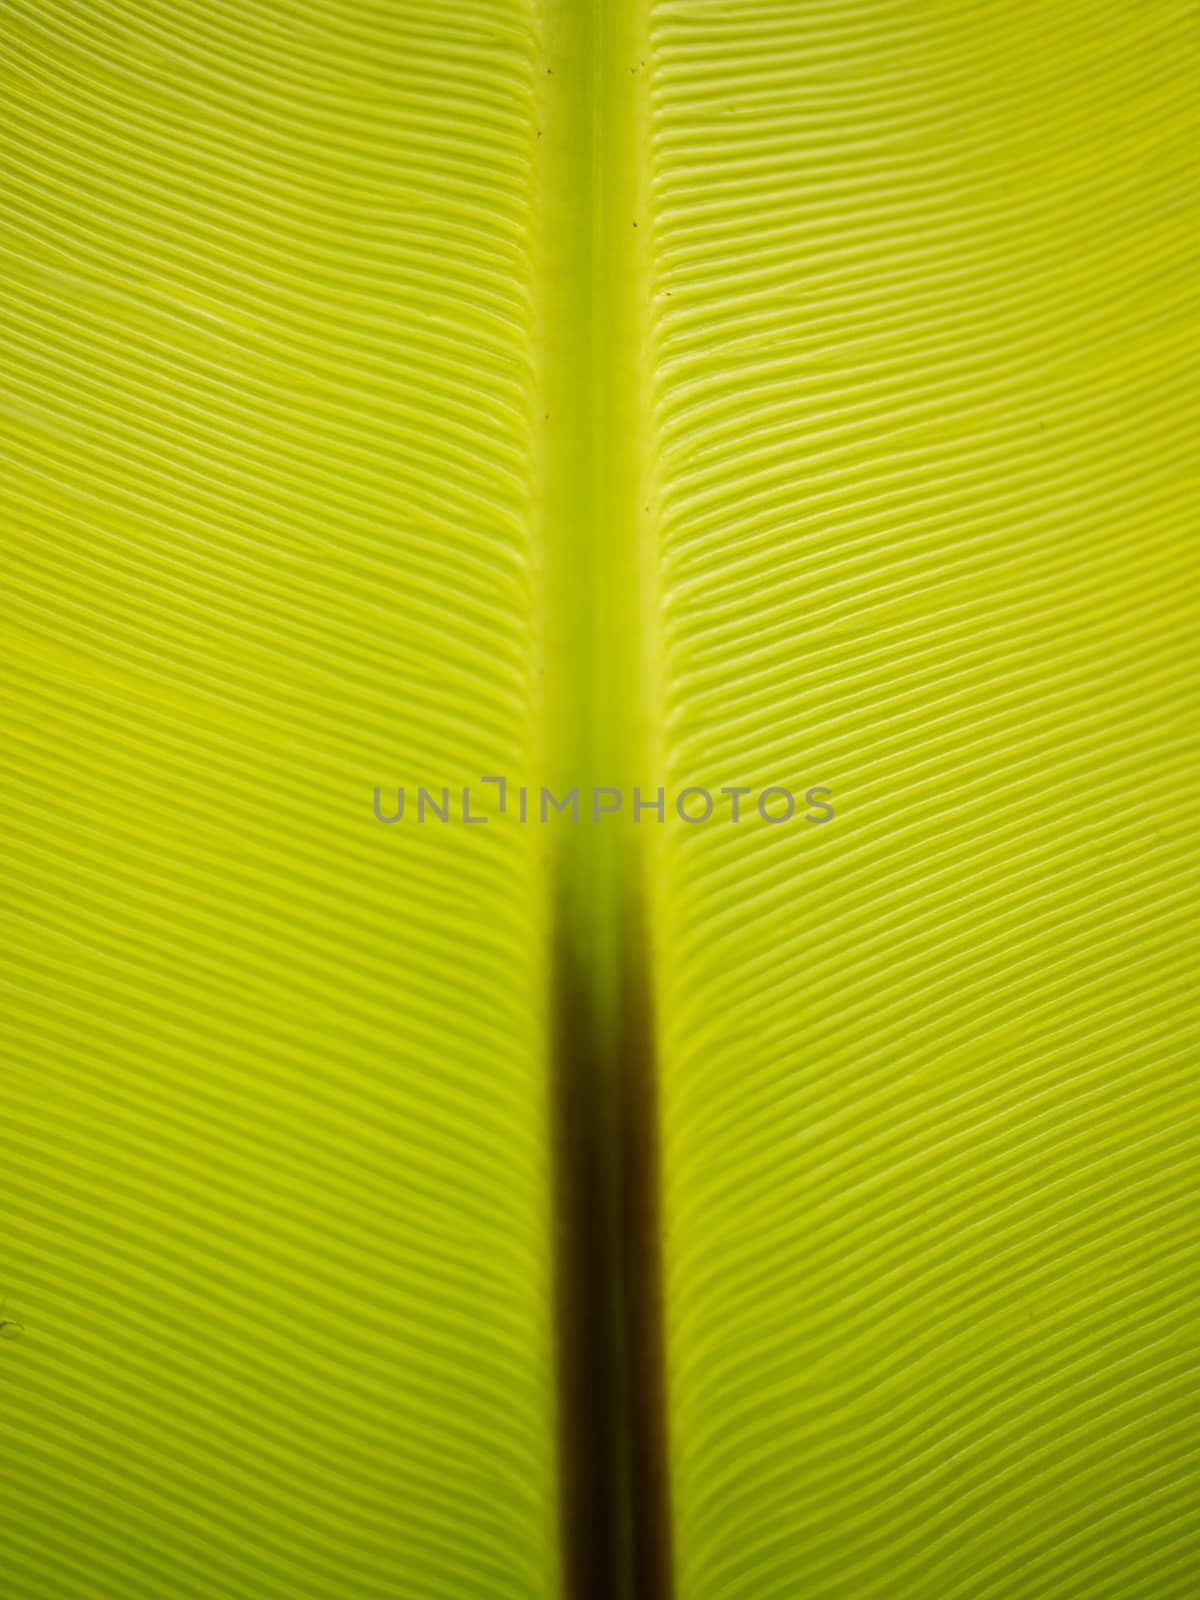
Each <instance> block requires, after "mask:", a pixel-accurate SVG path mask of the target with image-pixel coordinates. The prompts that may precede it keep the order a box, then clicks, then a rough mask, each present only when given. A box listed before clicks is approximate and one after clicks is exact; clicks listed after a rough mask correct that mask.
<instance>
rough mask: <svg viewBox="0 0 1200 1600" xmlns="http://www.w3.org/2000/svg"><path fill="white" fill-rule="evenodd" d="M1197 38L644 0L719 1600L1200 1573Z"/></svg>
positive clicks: (687, 1296)
mask: <svg viewBox="0 0 1200 1600" xmlns="http://www.w3.org/2000/svg"><path fill="white" fill-rule="evenodd" d="M1190 9H1191V8H1186V7H1178V6H1174V5H1168V4H1162V5H1160V4H1151V5H1144V6H1113V7H1105V8H1102V10H1101V12H1099V13H1098V12H1097V10H1096V8H1095V7H1093V6H1084V5H1076V4H1066V5H1061V4H1060V5H1054V6H1019V7H1015V8H1013V7H990V6H984V5H966V6H963V5H957V4H934V5H928V6H897V5H891V4H874V3H870V4H864V5H853V6H833V5H796V4H785V3H778V0H750V3H748V4H746V5H741V6H736V7H730V6H723V5H718V4H684V3H682V0H655V3H654V4H653V5H652V7H651V30H652V51H653V62H654V84H653V119H652V146H653V155H652V161H653V196H654V212H655V221H654V227H655V234H654V261H655V272H656V285H655V287H656V304H657V306H658V319H657V334H656V345H655V357H654V359H655V375H656V384H657V410H656V418H657V443H656V454H657V458H658V472H659V480H660V494H661V508H660V523H661V560H662V575H663V579H662V581H663V607H664V620H663V629H664V661H665V664H664V669H663V681H664V685H665V697H666V703H665V707H664V712H663V717H664V728H665V735H664V737H665V756H664V760H665V768H666V775H667V779H668V781H669V783H670V784H671V785H673V786H674V787H675V788H679V787H682V786H683V785H685V784H687V783H698V784H707V785H708V786H710V787H711V788H712V789H713V791H714V792H715V791H716V788H717V786H718V785H720V784H728V785H737V784H742V785H745V786H747V787H749V788H751V789H752V790H753V791H754V795H752V796H751V797H750V799H749V800H748V801H745V802H743V803H744V804H746V805H748V806H750V807H751V808H753V807H754V805H755V795H757V793H758V792H760V791H761V790H762V789H763V788H764V787H765V786H767V785H770V784H781V785H788V786H790V787H791V788H792V789H793V790H794V791H795V792H796V793H797V794H798V795H802V794H804V793H805V792H806V791H807V790H808V788H809V787H810V786H812V785H818V784H825V785H828V786H829V787H830V788H831V789H832V791H833V804H834V807H835V811H836V817H835V820H834V821H833V822H832V823H830V824H826V825H820V824H818V825H811V824H806V823H805V822H803V821H801V820H799V811H798V813H797V820H796V821H793V822H792V823H790V824H788V825H786V826H782V825H769V824H764V823H763V822H762V820H761V819H760V818H759V817H758V816H757V815H756V814H754V813H753V811H752V813H751V818H750V821H748V822H745V823H743V824H742V825H740V826H739V827H737V828H734V827H732V826H730V825H728V823H727V822H726V824H725V825H719V824H714V825H711V826H708V827H692V828H688V827H683V828H676V829H675V830H674V832H673V833H672V835H671V838H670V840H669V842H668V843H667V844H666V846H665V848H664V850H663V852H662V858H661V860H660V863H659V866H658V891H657V892H658V904H659V911H658V949H659V952H660V953H659V957H658V967H659V988H660V993H661V1001H660V1004H661V1013H662V1021H661V1027H662V1041H661V1053H662V1076H663V1088H662V1094H663V1109H662V1127H663V1145H664V1148H663V1163H664V1205H665V1230H666V1231H665V1246H664V1247H665V1252H666V1294H667V1332H668V1338H667V1348H668V1356H669V1381H670V1393H671V1406H672V1412H671V1424H672V1451H673V1461H674V1495H675V1508H676V1554H677V1583H678V1593H679V1594H680V1595H681V1596H685V1597H686V1600H716V1597H717V1596H720V1597H721V1600H734V1597H745V1600H751V1597H752V1600H771V1597H774V1596H779V1597H784V1596H787V1597H789V1600H790V1597H793V1596H796V1595H806V1596H816V1595H829V1596H833V1595H844V1596H854V1597H856V1600H861V1597H865V1596H868V1595H879V1596H884V1595H887V1596H894V1595H934V1594H936V1595H939V1596H952V1595H953V1596H964V1597H965V1596H968V1595H969V1596H971V1597H972V1600H982V1597H984V1596H997V1597H999V1596H1003V1597H1004V1600H1015V1597H1017V1596H1035V1595H1037V1596H1046V1595H1054V1596H1067V1595H1071V1596H1084V1595H1088V1596H1096V1597H1099V1596H1115V1595H1134V1594H1139V1595H1147V1596H1150V1595H1153V1596H1154V1597H1155V1600H1166V1597H1168V1596H1180V1597H1182V1596H1184V1595H1187V1594H1191V1593H1192V1592H1194V1585H1195V1574H1196V1570H1197V1561H1198V1559H1200V1514H1198V1510H1200V1494H1198V1493H1197V1490H1198V1488H1200V1484H1198V1480H1197V1456H1196V1435H1195V1402H1196V1337H1195V1335H1196V1318H1197V1311H1198V1309H1200V1297H1198V1291H1200V1278H1198V1277H1197V1274H1196V1270H1195V1266H1196V1252H1197V1244H1198V1242H1200V1229H1198V1225H1197V1224H1198V1217H1197V1209H1196V1193H1197V1179H1198V1177H1200V1162H1198V1154H1200V1151H1198V1146H1197V1137H1196V1135H1197V1115H1196V1113H1197V1083H1196V1061H1197V1055H1196V1032H1195V1020H1196V1013H1195V1006H1194V999H1193V991H1194V985H1195V972H1196V960H1195V958H1196V945H1195V938H1194V935H1195V920H1194V905H1195V889H1196V852H1195V837H1196V835H1195V820H1194V812H1193V811H1192V809H1191V805H1190V789H1191V787H1192V786H1193V784H1194V771H1195V768H1194V760H1195V710H1196V699H1195V690H1196V675H1195V666H1196V637H1197V633H1196V625H1197V620H1198V619H1197V604H1196V602H1197V577H1198V575H1200V574H1198V564H1197V544H1196V526H1197V516H1196V513H1197V505H1198V501H1197V494H1196V489H1197V469H1196V456H1195V449H1194V440H1195V432H1196V424H1197V420H1198V416H1197V404H1196V396H1197V393H1198V392H1200V390H1198V388H1197V383H1196V378H1197V364H1196V354H1197V317H1196V310H1197V304H1196V278H1195V264H1196V242H1197V232H1196V215H1195V208H1194V197H1195V185H1196V179H1197V164H1196V154H1197V138H1196V135H1197V116H1196V104H1197V101H1196V86H1197V65H1198V63H1197V50H1196V44H1197V40H1196V34H1195V28H1194V21H1195V18H1194V14H1193V15H1191V16H1189V15H1188V14H1187V13H1188V12H1189V11H1190ZM783 803H784V802H783V801H782V800H781V799H780V798H779V797H775V798H774V809H775V813H776V814H777V815H778V814H779V813H780V811H781V810H782V807H783ZM724 807H725V810H724V815H725V817H726V818H727V817H728V815H729V809H728V807H729V802H728V800H726V801H725V802H724ZM808 809H810V808H806V807H804V806H803V805H801V806H800V811H805V810H808ZM818 814H819V813H818Z"/></svg>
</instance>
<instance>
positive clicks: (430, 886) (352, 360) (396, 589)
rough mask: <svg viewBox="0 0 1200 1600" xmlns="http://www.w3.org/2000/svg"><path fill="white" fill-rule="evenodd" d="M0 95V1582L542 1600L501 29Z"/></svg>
mask: <svg viewBox="0 0 1200 1600" xmlns="http://www.w3.org/2000/svg"><path fill="white" fill-rule="evenodd" d="M0 50H2V52H3V55H2V61H3V67H2V84H3V91H2V92H3V111H2V113H0V116H2V127H3V135H2V138H3V146H2V149H3V175H2V177H0V206H2V214H3V220H4V232H3V235H2V237H0V252H2V253H0V327H2V332H0V338H2V340H3V373H4V376H3V385H2V399H0V471H2V472H3V474H4V477H3V491H2V493H3V500H2V510H3V530H2V536H0V537H2V557H3V587H4V603H3V614H2V617H0V651H2V655H3V666H2V673H3V707H2V713H0V737H2V740H3V743H2V762H3V790H2V799H0V810H2V821H0V827H2V829H3V860H4V868H3V903H2V908H0V926H2V930H3V931H2V933H0V981H2V984H3V988H2V990H0V994H2V997H3V998H2V999H0V1038H2V1041H3V1056H2V1066H0V1085H2V1093H3V1103H2V1110H0V1116H2V1133H0V1145H2V1153H0V1293H2V1292H4V1291H5V1290H6V1291H7V1292H8V1297H9V1298H8V1308H7V1314H8V1315H9V1316H10V1317H13V1318H19V1319H20V1321H21V1322H23V1323H24V1326H25V1331H24V1334H23V1335H22V1336H21V1337H20V1338H16V1339H12V1340H11V1341H8V1342H4V1343H2V1344H0V1463H2V1472H3V1482H4V1489H3V1494H2V1495H0V1551H2V1552H3V1553H2V1555H0V1574H2V1576H0V1587H2V1589H3V1591H4V1593H5V1594H6V1595H10V1596H14V1597H17V1596H20V1597H22V1600H25V1597H28V1600H66V1597H68V1596H80V1597H84V1596H86V1597H87V1600H99V1597H101V1596H104V1597H110V1596H111V1597H113V1600H137V1597H141V1596H146V1597H154V1600H183V1597H184V1596H196V1597H204V1600H212V1597H216V1596H230V1597H233V1596H238V1597H243V1596H244V1597H253V1600H258V1597H260V1596H262V1597H266V1596H283V1595H289V1596H294V1595H311V1596H327V1597H328V1596H344V1597H346V1600H351V1597H353V1600H359V1597H367V1596H371V1595H390V1596H394V1595H405V1596H414V1597H415V1596H422V1597H424V1596H445V1597H447V1600H461V1597H463V1596H468V1595H470V1596H479V1597H481V1600H483V1597H490V1596H493V1595H510V1596H530V1595H546V1594H551V1593H553V1592H554V1589H555V1570H556V1560H557V1558H556V1554H555V1535H554V1527H555V1492H554V1486H553V1485H554V1479H553V1425H552V1396H553V1383H552V1363H551V1350H550V1307H551V1284H550V1276H549V1257H550V1244H551V1232H550V1228H549V1221H548V1219H549V1191H548V1172H547V1155H546V1141H545V1136H544V1122H545V1118H544V1113H543V1100H544V1095H545V1064H544V1052H543V1050H542V1046H541V1036H542V1024H541V1015H542V1010H543V1004H544V1002H543V996H542V992H541V989H542V985H541V972H542V967H543V961H542V955H541V940H542V934H541V929H540V920H541V913H540V904H541V902H540V897H539V895H538V893H537V890H536V885H537V881H538V878H537V866H536V862H535V858H534V853H533V841H532V839H531V838H530V836H528V835H525V834H522V833H521V832H520V831H519V830H515V829H510V830H506V831H501V830H500V829H499V828H488V827H479V828H463V827H461V826H457V827H455V828H453V829H452V830H451V829H446V830H444V831H441V832H439V831H438V830H437V828H436V827H434V828H426V829H424V830H422V832H421V834H420V835H419V836H418V834H417V833H416V831H415V830H411V829H410V830H407V831H405V830H402V829H399V828H381V827H379V826H378V825H377V824H375V823H374V822H373V820H372V815H371V790H372V786H373V785H374V784H376V783H379V784H385V785H386V784H389V783H390V784H397V783H400V782H402V781H405V782H407V783H409V784H413V783H417V782H426V783H429V784H436V785H438V786H439V787H440V785H441V784H443V783H451V784H453V783H457V782H462V781H464V780H465V779H468V778H473V777H477V776H478V775H480V774H482V773H492V772H502V773H508V774H509V775H510V776H512V777H513V778H514V780H515V779H516V778H517V777H518V776H519V775H520V774H521V772H522V771H523V769H524V767H525V765H526V764H527V762H528V760H529V756H530V751H531V749H532V745H533V740H534V738H535V735H536V730H537V726H538V719H537V718H536V716H535V715H534V713H533V711H532V709H531V707H532V703H533V702H532V689H531V684H532V683H533V669H532V666H531V659H532V652H531V647H530V639H531V631H532V627H533V616H534V605H533V580H532V577H531V567H532V562H531V531H530V530H531V516H530V504H531V496H532V488H531V484H532V473H531V467H530V461H531V446H530V438H531V416H532V399H531V371H532V362H531V357H530V342H531V333H530V330H531V302H532V293H531V284H530V248H529V233H530V210H531V205H530V183H529V179H528V174H529V167H530V150H531V148H532V144H533V140H534V128H533V103H534V100H533V78H534V71H535V60H534V57H535V41H534V35H533V31H532V25H531V18H530V16H529V14H528V11H527V8H525V7H523V6H519V5H503V4H500V5H497V4H495V3H490V4H489V3H479V4H474V5H466V4H459V5H453V6H440V5H439V6H429V5H426V4H424V3H421V4H411V5H406V4H396V3H389V4H387V5H380V6H365V5H357V4H354V5H349V6H335V5H327V6H318V7H312V6H310V5H308V4H303V3H296V4H291V5H278V4H275V3H272V4H269V5H268V4H263V5H247V4H244V3H242V0H236V3H230V4H225V5H222V4H217V3H210V0H205V3H202V4H196V5H176V4H173V3H169V0H164V3H162V4H158V5H154V4H136V5H133V6H128V5H124V4H104V3H99V4H97V3H94V0H88V3H87V4H79V5H59V4H41V3H33V4H17V5H14V6H11V7H8V8H6V10H5V12H4V14H3V19H2V22H0Z"/></svg>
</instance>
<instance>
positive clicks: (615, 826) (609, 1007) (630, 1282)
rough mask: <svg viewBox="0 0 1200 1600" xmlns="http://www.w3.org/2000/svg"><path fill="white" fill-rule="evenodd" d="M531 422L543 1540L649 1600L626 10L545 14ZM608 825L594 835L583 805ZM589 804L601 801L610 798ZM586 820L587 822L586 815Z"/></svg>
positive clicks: (604, 1595) (603, 1584) (653, 1271)
mask: <svg viewBox="0 0 1200 1600" xmlns="http://www.w3.org/2000/svg"><path fill="white" fill-rule="evenodd" d="M543 3H544V9H543V16H542V30H543V34H542V38H543V50H542V64H541V67H540V68H539V72H540V74H541V81H540V83H539V86H538V87H539V111H538V129H537V137H536V144H535V151H534V157H535V161H536V165H537V170H538V174H539V190H540V197H541V204H540V240H539V262H540V268H539V282H538V286H537V287H538V303H539V305H540V307H541V314H542V319H543V320H542V323H541V327H540V337H539V386H540V393H541V396H542V402H541V411H542V415H541V416H540V417H538V419H537V422H538V424H539V430H540V438H541V448H542V460H541V470H540V479H541V486H542V492H541V499H540V514H541V536H542V537H541V547H542V549H543V551H544V560H545V584H544V593H545V634H544V663H545V664H544V671H545V679H544V683H545V688H544V705H545V713H546V740H545V770H546V782H547V784H548V785H549V786H550V787H551V788H552V789H553V791H554V793H555V794H556V795H557V796H561V795H563V794H565V793H567V792H569V791H571V790H575V789H577V790H578V794H579V808H580V809H579V816H580V820H579V822H578V823H576V824H571V823H570V822H569V821H568V820H567V818H566V817H565V816H564V817H563V818H561V819H559V820H558V821H557V822H556V823H555V825H554V826H553V827H552V828H550V829H548V830H547V834H546V836H547V840H548V847H549V848H550V850H551V851H552V858H551V861H550V878H551V883H552V886H553V894H554V907H553V914H552V931H553V938H554V959H553V964H552V984H553V995H552V1008H551V1009H552V1014H553V1018H554V1030H555V1031H554V1073H555V1095H554V1099H555V1106H556V1115H557V1135H558V1150H557V1169H558V1170H557V1180H558V1182H557V1189H558V1208H559V1219H558V1225H559V1235H558V1259H559V1336H560V1394H561V1413H562V1428H561V1437H562V1445H561V1460H562V1480H563V1523H564V1546H565V1558H566V1579H567V1585H568V1591H569V1593H570V1594H571V1596H572V1597H573V1600H593V1597H594V1600H619V1597H628V1600H662V1597H663V1596H665V1595H666V1594H667V1593H668V1592H669V1574H668V1567H669V1560H668V1552H669V1543H670V1540H669V1528H668V1523H667V1493H666V1467H665V1455H666V1451H665V1427H664V1411H663V1400H662V1374H661V1327H660V1317H659V1310H658V1302H659V1271H658V1264H659V1263H658V1225H657V1172H656V1168H655V1158H656V1133H655V1115H654V1107H655V1083H654V1060H653V1038H654V1026H653V1015H652V995H651V992H650V985H649V979H648V973H649V970H650V968H649V960H648V950H647V940H646V918H645V913H644V905H643V896H644V881H645V873H644V869H643V862H642V850H643V846H642V843H641V841H643V840H644V839H646V837H647V834H648V832H649V830H652V829H653V828H655V827H656V823H655V819H654V816H653V813H651V812H645V813H643V818H642V820H641V821H640V822H638V821H636V820H635V819H634V816H633V815H632V800H633V793H634V789H635V788H636V787H638V786H640V787H641V788H642V789H643V793H644V794H646V798H647V799H648V800H653V798H654V793H653V780H652V776H651V766H652V762H651V755H650V751H651V726H652V724H651V718H650V709H649V708H650V706H651V704H652V699H653V697H652V695H651V694H650V692H649V689H650V674H649V669H648V661H649V642H650V641H649V637H648V633H647V626H646V619H647V618H649V617H651V616H653V615H654V614H655V609H654V604H653V596H652V592H651V585H652V551H653V536H652V529H651V523H650V506H651V499H650V494H649V490H648V487H647V485H648V483H649V481H650V463H649V462H648V460H647V459H646V440H647V438H648V433H649V429H648V420H649V415H648V414H649V403H648V396H647V393H646V389H645V381H646V371H647V362H646V348H647V343H648V328H649V322H650V318H649V303H648V302H649V285H650V283H651V271H650V227H649V217H648V215H647V214H646V202H647V191H648V179H647V171H646V168H647V162H646V150H647V146H646V142H645V139H644V136H643V130H644V127H645V122H646V99H647V92H648V72H647V64H648V60H649V48H648V44H647V42H646V36H645V35H646V26H645V18H644V14H643V0H543ZM604 789H609V790H612V791H615V792H616V793H618V794H619V795H620V802H619V804H620V809H619V810H618V811H617V813H616V814H615V815H606V816H605V817H604V819H603V821H602V822H600V823H595V822H594V821H593V810H592V808H593V804H594V795H595V792H596V791H597V790H604ZM607 799H608V803H610V804H611V803H613V802H612V797H611V796H609V797H607ZM602 803H604V802H603V801H602Z"/></svg>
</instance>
